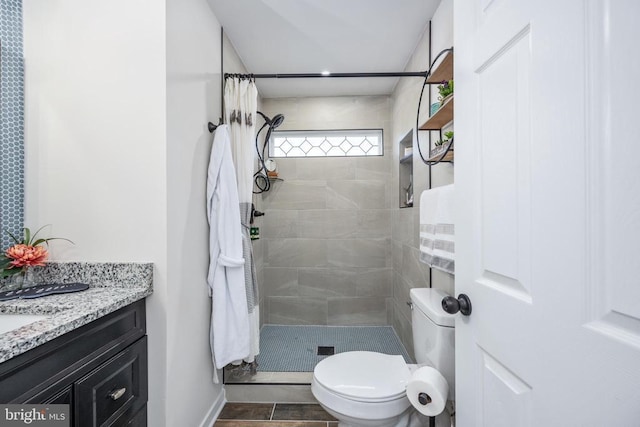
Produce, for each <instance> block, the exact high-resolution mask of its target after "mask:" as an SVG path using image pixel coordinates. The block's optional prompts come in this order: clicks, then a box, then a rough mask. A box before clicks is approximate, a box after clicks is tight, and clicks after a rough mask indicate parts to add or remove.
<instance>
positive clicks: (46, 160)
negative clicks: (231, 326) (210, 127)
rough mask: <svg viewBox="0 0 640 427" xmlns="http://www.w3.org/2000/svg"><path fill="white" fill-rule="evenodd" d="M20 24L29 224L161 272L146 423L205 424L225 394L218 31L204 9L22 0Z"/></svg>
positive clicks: (181, 2) (68, 249) (179, 3)
mask: <svg viewBox="0 0 640 427" xmlns="http://www.w3.org/2000/svg"><path fill="white" fill-rule="evenodd" d="M24 20H25V61H26V69H27V71H26V76H25V87H26V112H25V113H26V116H25V122H26V124H25V129H26V137H25V140H26V168H27V172H26V223H27V224H29V225H30V226H32V227H36V226H38V225H39V224H47V223H51V224H53V230H52V231H51V233H52V235H56V236H64V237H68V238H70V239H72V240H73V241H74V242H75V243H76V245H75V246H69V245H66V244H57V245H55V246H54V247H53V251H52V252H53V253H52V255H53V257H54V259H56V260H63V261H64V260H79V261H151V262H153V263H154V265H155V270H154V293H153V295H152V296H151V297H149V298H148V300H147V310H148V311H147V328H148V335H149V407H148V415H149V425H151V426H154V427H155V426H159V427H163V426H174V425H193V426H196V425H199V424H201V423H202V422H203V421H205V420H206V419H209V420H210V419H212V417H213V415H215V409H216V408H215V405H216V403H221V402H222V401H223V400H222V399H223V398H224V394H223V392H222V387H221V386H219V385H213V384H212V383H211V379H210V378H211V376H212V367H211V361H210V356H209V349H208V330H209V309H210V308H209V299H208V298H207V288H206V271H207V270H206V269H207V265H208V255H207V252H208V250H207V238H206V235H207V232H208V226H207V222H206V217H205V201H204V199H205V192H204V188H205V177H206V166H207V162H208V153H209V150H210V147H211V146H210V144H211V141H210V140H211V136H210V134H209V133H208V131H207V130H206V122H207V121H208V120H211V121H217V118H218V117H219V116H220V111H219V110H220V103H219V95H220V89H219V87H220V80H219V79H220V71H219V70H220V59H219V58H220V36H219V33H220V25H219V23H218V22H217V20H216V19H215V17H214V16H213V14H212V13H211V11H210V10H209V8H208V6H207V4H206V2H204V1H200V0H168V1H167V3H166V4H165V2H156V1H152V0H146V1H138V2H129V1H125V0H112V1H109V2H105V1H95V0H24ZM169 402H170V403H169Z"/></svg>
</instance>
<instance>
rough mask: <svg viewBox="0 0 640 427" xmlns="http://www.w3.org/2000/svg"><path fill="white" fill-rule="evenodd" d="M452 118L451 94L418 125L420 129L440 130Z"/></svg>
mask: <svg viewBox="0 0 640 427" xmlns="http://www.w3.org/2000/svg"><path fill="white" fill-rule="evenodd" d="M452 120H453V96H452V97H451V98H449V99H448V100H446V101H445V103H444V104H443V105H442V106H441V107H440V108H439V109H438V111H436V113H435V114H434V115H433V116H431V117H429V118H428V119H427V121H426V122H424V123H423V124H422V126H420V130H440V129H442V128H443V127H444V126H445V125H446V124H447V123H450V122H451V121H452Z"/></svg>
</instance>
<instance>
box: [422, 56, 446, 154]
mask: <svg viewBox="0 0 640 427" xmlns="http://www.w3.org/2000/svg"><path fill="white" fill-rule="evenodd" d="M441 54H442V53H441ZM441 54H438V57H437V58H436V60H438V58H439V57H440V56H441ZM443 55H444V57H443V58H442V60H441V61H440V62H439V63H438V64H437V66H436V65H435V64H431V67H432V68H433V67H435V68H434V69H433V70H432V71H431V74H430V75H429V77H428V78H427V83H430V84H439V83H441V82H443V81H450V80H452V79H453V48H451V49H449V50H448V51H447V52H446V53H443ZM452 122H453V94H451V95H450V96H449V97H448V98H447V99H445V101H444V103H443V104H442V105H441V106H440V108H438V110H437V111H436V112H435V113H434V114H433V115H432V116H431V117H429V118H428V119H427V120H426V121H425V122H424V123H423V124H422V125H421V126H420V130H428V131H439V132H440V141H442V140H443V136H442V128H444V127H446V126H447V125H449V124H450V123H452ZM429 141H430V142H429V148H431V134H429ZM452 144H453V137H452V138H451V141H450V142H449V145H447V148H446V149H445V151H444V152H442V151H440V152H438V154H435V155H433V156H430V157H429V159H428V160H426V163H427V164H428V165H429V166H433V165H437V164H438V163H453V145H452ZM430 152H433V150H430Z"/></svg>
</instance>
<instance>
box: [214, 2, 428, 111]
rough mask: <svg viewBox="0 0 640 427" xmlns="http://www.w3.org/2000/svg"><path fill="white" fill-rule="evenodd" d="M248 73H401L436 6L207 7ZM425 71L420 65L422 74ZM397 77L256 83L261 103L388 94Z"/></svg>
mask: <svg viewBox="0 0 640 427" xmlns="http://www.w3.org/2000/svg"><path fill="white" fill-rule="evenodd" d="M207 1H208V2H209V5H210V7H211V9H212V10H213V12H214V14H215V15H216V17H217V18H218V20H219V21H220V24H221V25H222V26H223V28H224V31H225V33H226V34H227V36H228V37H229V39H230V40H231V43H232V44H233V45H234V47H235V49H236V51H237V52H238V54H239V55H240V58H241V59H242V61H243V62H244V64H245V66H246V67H247V69H248V70H249V72H251V73H256V74H260V73H274V74H275V73H277V74H282V73H320V72H322V71H332V72H340V73H352V72H393V71H403V70H404V68H405V67H406V65H407V62H408V61H409V58H410V57H411V54H412V53H413V50H414V49H415V47H416V45H417V43H418V41H419V40H420V38H421V36H422V34H423V33H424V31H425V30H426V28H427V24H428V22H429V19H430V18H431V16H432V15H433V12H434V11H435V9H436V7H437V5H438V4H439V2H440V0H207ZM428 65H429V64H424V66H423V67H422V69H420V70H409V71H424V70H426V68H427V67H428ZM396 82H397V78H316V79H258V80H257V81H256V83H257V85H258V90H259V91H260V94H261V95H262V96H263V97H265V98H278V97H304V96H338V95H382V94H390V93H391V92H392V91H393V88H394V87H395V85H396Z"/></svg>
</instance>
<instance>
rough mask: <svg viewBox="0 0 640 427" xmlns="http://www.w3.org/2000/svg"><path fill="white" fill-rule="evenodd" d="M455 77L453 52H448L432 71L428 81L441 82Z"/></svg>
mask: <svg viewBox="0 0 640 427" xmlns="http://www.w3.org/2000/svg"><path fill="white" fill-rule="evenodd" d="M451 79H453V52H447V53H446V54H445V56H444V58H443V59H442V61H441V62H440V64H438V68H436V69H435V70H433V71H432V72H431V75H430V76H429V78H428V79H427V83H440V82H443V81H449V80H451Z"/></svg>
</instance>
